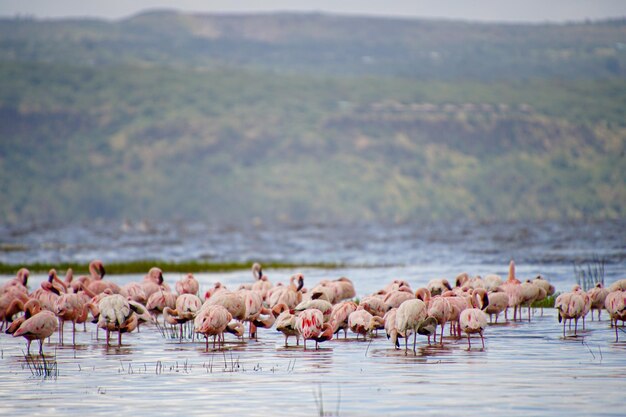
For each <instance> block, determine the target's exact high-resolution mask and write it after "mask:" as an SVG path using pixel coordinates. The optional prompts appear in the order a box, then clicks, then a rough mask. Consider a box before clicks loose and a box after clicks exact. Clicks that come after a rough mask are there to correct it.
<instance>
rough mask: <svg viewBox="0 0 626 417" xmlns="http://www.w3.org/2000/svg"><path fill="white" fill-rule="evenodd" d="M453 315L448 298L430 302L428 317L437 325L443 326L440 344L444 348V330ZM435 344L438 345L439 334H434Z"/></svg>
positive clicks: (436, 298) (439, 298) (435, 299)
mask: <svg viewBox="0 0 626 417" xmlns="http://www.w3.org/2000/svg"><path fill="white" fill-rule="evenodd" d="M451 314H452V306H451V305H450V302H449V301H448V297H442V296H439V297H435V298H433V299H432V300H430V303H429V305H428V317H432V318H434V319H435V320H436V321H437V324H438V325H440V326H441V335H440V337H439V343H440V345H441V346H443V329H444V327H445V326H446V323H447V322H448V320H449V319H450V315H451ZM434 342H435V343H437V333H435V334H434Z"/></svg>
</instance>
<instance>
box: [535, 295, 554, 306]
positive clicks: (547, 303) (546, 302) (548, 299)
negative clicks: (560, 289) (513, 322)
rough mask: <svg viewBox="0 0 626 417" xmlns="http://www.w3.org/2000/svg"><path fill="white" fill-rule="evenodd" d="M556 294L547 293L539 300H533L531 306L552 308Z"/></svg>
mask: <svg viewBox="0 0 626 417" xmlns="http://www.w3.org/2000/svg"><path fill="white" fill-rule="evenodd" d="M558 296H559V294H553V295H549V296H547V297H546V298H544V299H543V300H541V301H535V302H534V303H532V307H533V308H553V307H554V302H555V301H556V297H558Z"/></svg>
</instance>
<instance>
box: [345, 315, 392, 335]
mask: <svg viewBox="0 0 626 417" xmlns="http://www.w3.org/2000/svg"><path fill="white" fill-rule="evenodd" d="M384 326H385V322H384V320H383V318H382V317H379V316H374V315H372V314H370V313H369V312H368V311H366V310H363V309H357V310H356V311H354V312H352V313H350V315H349V316H348V327H349V328H350V330H352V332H353V333H356V339H357V340H359V335H360V334H361V335H363V339H364V340H365V339H367V334H368V333H371V332H372V331H374V330H375V329H378V328H384Z"/></svg>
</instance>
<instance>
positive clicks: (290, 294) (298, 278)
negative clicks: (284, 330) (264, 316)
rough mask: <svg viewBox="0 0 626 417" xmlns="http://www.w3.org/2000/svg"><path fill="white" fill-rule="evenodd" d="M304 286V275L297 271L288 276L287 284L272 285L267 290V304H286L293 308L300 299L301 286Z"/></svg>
mask: <svg viewBox="0 0 626 417" xmlns="http://www.w3.org/2000/svg"><path fill="white" fill-rule="evenodd" d="M296 282H297V285H296ZM303 286H304V275H302V274H301V273H297V274H294V275H292V276H291V277H290V278H289V285H288V286H281V287H274V288H273V289H272V291H271V292H268V304H269V306H270V307H274V306H276V305H278V304H286V305H287V307H289V308H290V309H293V308H294V307H295V306H296V305H298V304H299V303H300V302H301V301H302V292H301V290H302V287H303Z"/></svg>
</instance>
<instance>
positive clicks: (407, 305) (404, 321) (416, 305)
mask: <svg viewBox="0 0 626 417" xmlns="http://www.w3.org/2000/svg"><path fill="white" fill-rule="evenodd" d="M427 314H428V309H427V307H426V304H425V303H424V302H423V301H422V300H419V299H414V300H407V301H405V302H403V303H402V304H400V307H398V312H397V313H396V328H397V329H398V333H399V334H400V335H402V336H403V337H404V351H405V352H407V351H408V338H409V335H410V334H411V333H413V351H415V344H416V341H417V333H418V329H419V327H420V325H421V324H422V322H423V321H424V320H426V317H427Z"/></svg>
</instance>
